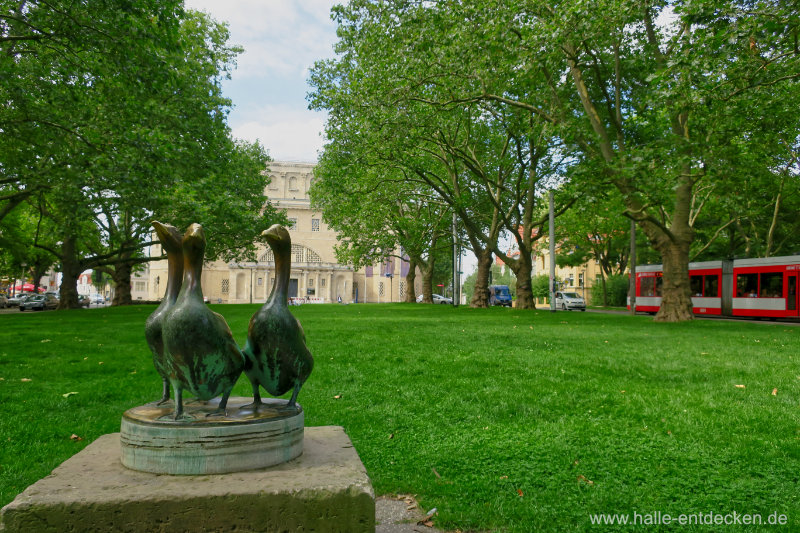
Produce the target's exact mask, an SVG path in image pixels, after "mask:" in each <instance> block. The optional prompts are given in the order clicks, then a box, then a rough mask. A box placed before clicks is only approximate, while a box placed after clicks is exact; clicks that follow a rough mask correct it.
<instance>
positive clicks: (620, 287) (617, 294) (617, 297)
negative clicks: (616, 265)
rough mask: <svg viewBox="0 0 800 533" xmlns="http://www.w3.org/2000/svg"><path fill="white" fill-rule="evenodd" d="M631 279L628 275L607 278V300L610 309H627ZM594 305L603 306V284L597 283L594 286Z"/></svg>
mask: <svg viewBox="0 0 800 533" xmlns="http://www.w3.org/2000/svg"><path fill="white" fill-rule="evenodd" d="M629 280H630V278H629V277H628V276H626V275H622V274H615V275H613V276H609V277H608V278H606V286H605V289H606V298H607V300H606V301H607V302H608V304H607V305H608V306H610V307H625V306H626V305H628V284H629V283H630V281H629ZM592 305H603V284H602V282H601V281H599V280H598V281H597V282H596V283H595V284H594V285H592Z"/></svg>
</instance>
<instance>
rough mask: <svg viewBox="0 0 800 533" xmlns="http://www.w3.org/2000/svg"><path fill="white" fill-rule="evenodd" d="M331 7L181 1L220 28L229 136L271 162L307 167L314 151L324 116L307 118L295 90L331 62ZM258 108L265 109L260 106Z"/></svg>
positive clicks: (285, 0) (321, 2) (316, 2)
mask: <svg viewBox="0 0 800 533" xmlns="http://www.w3.org/2000/svg"><path fill="white" fill-rule="evenodd" d="M338 1H339V0H228V1H225V2H221V1H220V0H186V4H185V5H186V7H187V8H189V9H196V10H200V11H205V12H207V13H208V14H210V15H211V17H212V18H214V19H216V20H218V21H224V22H227V23H228V25H229V28H230V33H231V36H230V40H229V42H230V43H231V44H235V45H241V46H242V47H244V49H245V52H244V53H243V54H241V55H240V56H239V57H238V60H237V68H236V70H235V71H233V73H232V80H231V81H230V82H226V83H225V84H223V91H226V92H228V91H229V95H233V94H235V95H237V96H235V97H233V104H234V107H233V110H232V111H231V113H230V115H229V123H230V125H231V129H232V130H233V134H234V136H235V137H238V138H241V139H247V140H250V141H254V140H256V139H258V140H259V141H261V144H262V145H264V147H265V148H267V149H268V150H269V152H270V155H271V156H272V157H273V159H276V160H281V159H283V160H297V161H309V162H313V161H316V160H317V151H318V150H320V149H321V148H322V137H321V132H322V131H323V126H324V123H325V118H324V115H323V114H321V113H316V112H313V111H309V110H308V109H307V103H306V102H305V100H304V99H303V96H305V94H304V91H302V89H301V88H302V87H306V90H307V89H308V88H307V86H306V83H305V82H306V79H307V78H308V73H309V68H310V67H311V66H312V65H313V64H314V62H315V61H316V60H319V59H323V58H327V57H332V56H333V48H332V47H333V43H334V42H336V25H335V24H334V22H333V21H331V20H330V10H331V7H332V6H333V5H334V4H335V3H337V2H338ZM265 104H266V105H265Z"/></svg>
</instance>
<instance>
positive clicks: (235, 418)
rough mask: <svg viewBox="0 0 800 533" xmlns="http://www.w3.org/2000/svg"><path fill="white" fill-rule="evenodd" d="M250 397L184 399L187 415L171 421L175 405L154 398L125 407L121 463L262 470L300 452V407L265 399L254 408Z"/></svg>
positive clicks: (175, 470)
mask: <svg viewBox="0 0 800 533" xmlns="http://www.w3.org/2000/svg"><path fill="white" fill-rule="evenodd" d="M251 402H252V398H243V397H235V398H230V399H229V400H228V406H227V409H226V413H225V414H224V415H222V414H216V411H217V410H218V407H219V399H218V398H217V399H214V400H211V401H209V402H186V403H185V414H187V415H189V417H188V419H182V420H177V421H176V420H174V419H173V418H172V415H171V414H172V413H173V412H174V406H173V405H172V404H171V402H170V403H167V404H164V405H160V406H159V405H156V404H155V402H153V403H149V404H146V405H141V406H139V407H134V408H132V409H128V410H127V411H125V413H124V414H123V416H122V424H121V430H120V434H121V435H120V442H121V445H122V464H123V465H124V466H126V467H128V468H131V469H133V470H139V471H142V472H152V473H156V474H181V475H201V474H224V473H229V472H242V471H246V470H257V469H260V468H266V467H268V466H273V465H277V464H281V463H285V462H286V461H290V460H291V459H294V458H295V457H297V456H299V455H300V454H301V453H303V421H304V416H303V409H302V407H300V406H299V405H296V406H295V407H294V408H289V409H287V408H286V403H287V402H286V400H276V399H268V400H264V404H263V405H261V406H259V408H258V410H253V409H250V408H246V407H245V406H246V405H247V404H250V403H251Z"/></svg>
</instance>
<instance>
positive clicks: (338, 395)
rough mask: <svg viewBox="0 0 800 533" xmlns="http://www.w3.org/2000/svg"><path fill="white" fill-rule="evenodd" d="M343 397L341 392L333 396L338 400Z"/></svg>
mask: <svg viewBox="0 0 800 533" xmlns="http://www.w3.org/2000/svg"><path fill="white" fill-rule="evenodd" d="M341 397H342V395H341V394H337V395H336V396H334V397H333V399H334V400H338V399H339V398H341Z"/></svg>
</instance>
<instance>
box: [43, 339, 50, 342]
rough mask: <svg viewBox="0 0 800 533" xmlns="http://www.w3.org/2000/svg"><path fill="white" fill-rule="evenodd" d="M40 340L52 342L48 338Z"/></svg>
mask: <svg viewBox="0 0 800 533" xmlns="http://www.w3.org/2000/svg"><path fill="white" fill-rule="evenodd" d="M42 342H52V341H51V340H50V339H42Z"/></svg>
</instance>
